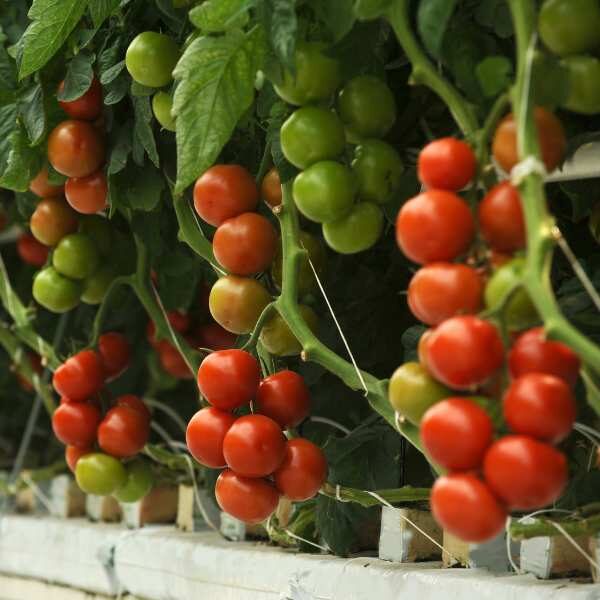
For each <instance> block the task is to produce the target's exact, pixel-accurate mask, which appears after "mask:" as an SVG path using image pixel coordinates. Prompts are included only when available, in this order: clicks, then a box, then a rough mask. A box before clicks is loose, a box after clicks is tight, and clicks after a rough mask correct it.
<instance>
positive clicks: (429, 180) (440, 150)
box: [417, 137, 477, 192]
mask: <svg viewBox="0 0 600 600" xmlns="http://www.w3.org/2000/svg"><path fill="white" fill-rule="evenodd" d="M417 169H418V173H419V179H420V181H421V183H423V184H424V185H425V186H427V187H428V188H436V189H440V190H449V191H451V192H458V190H462V188H464V187H465V186H467V185H468V184H469V183H470V182H471V180H472V179H473V177H475V171H476V169H477V159H476V158H475V153H474V152H473V150H472V149H471V146H469V144H467V143H466V142H464V141H462V140H457V139H456V138H453V137H445V138H441V139H439V140H434V141H432V142H429V144H427V146H425V148H423V150H421V152H420V154H419V160H418V164H417Z"/></svg>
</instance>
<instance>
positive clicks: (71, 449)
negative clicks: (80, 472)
mask: <svg viewBox="0 0 600 600" xmlns="http://www.w3.org/2000/svg"><path fill="white" fill-rule="evenodd" d="M91 452H93V450H92V449H91V448H77V446H67V447H66V448H65V460H66V462H67V466H68V467H69V469H70V471H71V473H75V468H76V467H77V462H78V461H79V459H80V458H81V457H82V456H85V455H86V454H90V453H91Z"/></svg>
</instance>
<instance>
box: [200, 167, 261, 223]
mask: <svg viewBox="0 0 600 600" xmlns="http://www.w3.org/2000/svg"><path fill="white" fill-rule="evenodd" d="M257 204H258V188H257V187H256V182H255V181H254V178H253V177H252V175H250V173H249V172H248V171H247V170H246V169H245V168H244V167H242V166H241V165H215V166H214V167H211V168H210V169H208V170H207V171H205V172H204V174H203V175H201V176H200V177H199V178H198V179H197V181H196V184H195V185H194V207H195V208H196V212H197V213H198V214H199V215H200V217H201V218H202V219H204V220H205V221H206V222H207V223H209V224H210V225H214V226H215V227H218V226H219V225H221V223H223V222H225V221H226V220H227V219H231V218H232V217H237V216H238V215H241V214H242V213H245V212H249V211H252V210H254V209H255V208H256V205H257Z"/></svg>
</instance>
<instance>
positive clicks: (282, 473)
mask: <svg viewBox="0 0 600 600" xmlns="http://www.w3.org/2000/svg"><path fill="white" fill-rule="evenodd" d="M326 478H327V459H326V458H325V455H324V454H323V451H322V450H321V448H319V447H318V446H315V444H313V443H312V442H309V441H308V440H305V439H302V438H296V439H293V440H289V441H288V442H287V443H286V445H285V457H284V459H283V462H282V463H281V465H280V466H279V468H278V469H277V471H275V473H274V474H273V479H274V480H275V487H276V488H277V489H278V490H279V491H280V492H281V493H282V494H283V495H284V496H285V497H286V498H289V499H290V500H293V501H295V502H303V501H304V500H309V499H310V498H314V497H315V496H316V495H317V494H318V493H319V490H320V489H321V486H322V485H323V484H324V483H325V479H326Z"/></svg>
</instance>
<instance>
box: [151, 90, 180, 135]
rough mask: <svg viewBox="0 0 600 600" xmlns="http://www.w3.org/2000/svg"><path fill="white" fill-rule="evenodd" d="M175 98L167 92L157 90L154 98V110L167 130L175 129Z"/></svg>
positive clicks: (157, 118)
mask: <svg viewBox="0 0 600 600" xmlns="http://www.w3.org/2000/svg"><path fill="white" fill-rule="evenodd" d="M172 109H173V98H172V97H171V95H170V94H168V93H167V92H157V93H156V94H154V98H152V112H153V113H154V116H155V117H156V120H157V121H158V122H159V123H160V126H161V127H162V128H163V129H166V130H167V131H175V129H176V126H175V118H174V117H173V115H172V113H171V111H172Z"/></svg>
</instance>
